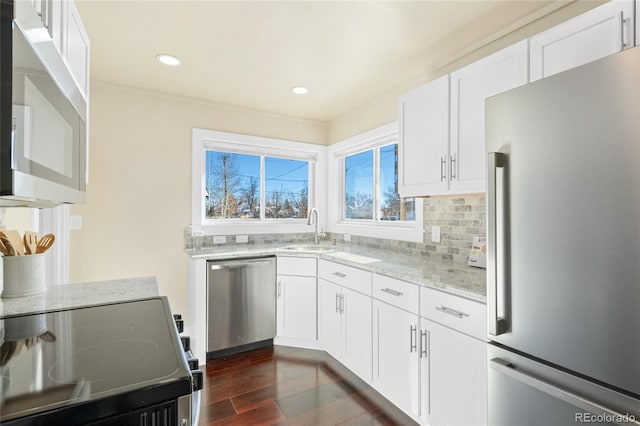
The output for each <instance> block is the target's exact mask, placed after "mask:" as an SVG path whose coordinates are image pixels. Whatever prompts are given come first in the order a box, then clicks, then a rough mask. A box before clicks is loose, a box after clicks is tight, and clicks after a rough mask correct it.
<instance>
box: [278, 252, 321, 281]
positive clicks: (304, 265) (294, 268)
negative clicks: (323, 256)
mask: <svg viewBox="0 0 640 426" xmlns="http://www.w3.org/2000/svg"><path fill="white" fill-rule="evenodd" d="M277 259H278V275H298V276H302V277H315V276H316V258H315V257H297V256H296V257H281V256H278V258H277Z"/></svg>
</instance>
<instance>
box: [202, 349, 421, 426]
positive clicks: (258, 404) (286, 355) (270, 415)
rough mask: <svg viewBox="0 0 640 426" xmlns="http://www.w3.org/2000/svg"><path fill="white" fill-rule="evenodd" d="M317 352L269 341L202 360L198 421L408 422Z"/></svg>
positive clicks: (230, 422)
mask: <svg viewBox="0 0 640 426" xmlns="http://www.w3.org/2000/svg"><path fill="white" fill-rule="evenodd" d="M414 424H415V423H414V422H413V421H412V420H411V419H410V418H409V417H407V416H406V415H405V414H404V413H402V412H401V411H400V410H399V409H397V408H396V407H395V406H393V405H392V404H391V403H390V402H388V401H387V400H386V399H385V398H383V397H382V396H381V395H380V394H378V393H377V392H376V391H374V390H373V389H372V388H370V387H369V386H367V384H366V383H364V382H363V381H362V380H361V379H359V378H358V377H357V376H355V375H354V374H353V373H351V372H350V371H349V370H348V369H347V368H345V367H344V366H342V365H341V364H340V363H338V362H337V361H336V360H335V359H333V358H332V357H331V356H329V355H327V354H325V353H324V352H322V351H313V350H308V349H298V348H289V347H285V346H274V347H270V348H263V349H257V350H254V351H250V352H245V353H242V354H238V355H233V356H230V357H227V358H224V359H217V360H213V361H209V362H207V367H206V373H205V381H204V388H203V391H202V402H201V409H200V425H202V426H209V425H242V426H245V425H252V426H253V425H323V426H324V425H327V426H329V425H349V426H353V425H414Z"/></svg>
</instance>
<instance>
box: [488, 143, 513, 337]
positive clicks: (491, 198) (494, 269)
mask: <svg viewBox="0 0 640 426" xmlns="http://www.w3.org/2000/svg"><path fill="white" fill-rule="evenodd" d="M487 156H488V159H487V160H488V161H487V175H488V176H487V208H488V217H487V228H488V233H487V239H488V241H487V249H488V252H487V316H488V318H487V326H488V329H489V330H488V331H489V334H490V335H492V336H498V335H500V334H503V333H504V332H506V331H507V328H508V324H507V320H506V318H501V317H500V316H499V311H498V294H499V292H500V293H501V294H504V282H502V281H503V276H500V274H498V271H499V269H498V268H502V267H504V259H498V247H497V244H498V241H497V240H498V221H497V216H498V211H497V210H498V195H499V194H498V191H499V190H501V189H502V188H499V187H498V183H497V170H498V168H503V167H505V164H506V161H505V160H506V159H505V154H503V153H500V152H490V153H489V154H487ZM503 300H504V298H503ZM503 303H504V302H503ZM502 312H506V309H503V310H502Z"/></svg>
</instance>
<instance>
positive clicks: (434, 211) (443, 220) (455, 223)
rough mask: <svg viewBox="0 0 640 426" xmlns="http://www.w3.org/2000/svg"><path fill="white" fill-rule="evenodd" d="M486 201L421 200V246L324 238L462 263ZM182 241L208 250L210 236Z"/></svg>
mask: <svg viewBox="0 0 640 426" xmlns="http://www.w3.org/2000/svg"><path fill="white" fill-rule="evenodd" d="M485 208H486V201H485V195H484V194H472V195H462V196H453V197H452V196H446V197H445V196H442V197H432V198H425V199H424V231H425V232H424V239H423V242H422V243H416V242H407V241H398V240H388V239H382V238H371V237H362V236H357V235H351V241H350V242H345V241H344V235H343V234H335V233H327V235H326V237H325V238H326V239H327V240H333V239H334V238H335V239H336V240H337V242H338V243H341V244H342V243H344V244H352V245H361V246H366V247H371V248H377V249H387V250H393V251H395V252H398V253H405V254H409V255H415V256H427V257H433V258H440V259H443V260H449V261H452V262H455V263H466V262H467V259H468V258H469V252H470V251H471V244H472V243H473V239H474V237H476V236H486V217H485V215H486V214H485ZM433 226H439V227H440V242H439V243H436V242H431V230H432V227H433ZM226 240H227V241H226V244H227V245H230V244H236V243H235V238H234V237H233V236H227V238H226ZM184 242H185V247H186V248H187V249H194V248H196V247H198V248H201V247H212V246H215V245H214V236H213V235H207V236H193V235H192V233H191V228H190V227H187V228H185V232H184ZM311 242H313V233H312V232H309V233H296V234H254V235H249V236H248V242H247V243H242V244H248V245H256V244H268V243H281V244H304V243H311Z"/></svg>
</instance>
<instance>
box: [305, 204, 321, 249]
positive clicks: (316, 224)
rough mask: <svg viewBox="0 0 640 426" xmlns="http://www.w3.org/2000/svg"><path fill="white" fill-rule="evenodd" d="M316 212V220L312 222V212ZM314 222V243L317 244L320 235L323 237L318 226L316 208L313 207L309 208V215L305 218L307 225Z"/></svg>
mask: <svg viewBox="0 0 640 426" xmlns="http://www.w3.org/2000/svg"><path fill="white" fill-rule="evenodd" d="M314 213H315V214H316V220H315V222H314V220H313V214H314ZM312 224H315V226H316V228H315V240H314V241H315V244H319V243H320V237H324V230H323V229H322V228H321V227H320V226H319V224H318V209H316V208H315V207H314V208H312V209H311V211H310V212H309V217H308V218H307V225H312Z"/></svg>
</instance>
